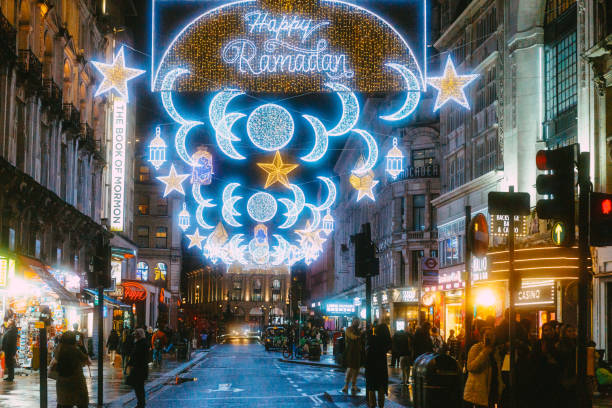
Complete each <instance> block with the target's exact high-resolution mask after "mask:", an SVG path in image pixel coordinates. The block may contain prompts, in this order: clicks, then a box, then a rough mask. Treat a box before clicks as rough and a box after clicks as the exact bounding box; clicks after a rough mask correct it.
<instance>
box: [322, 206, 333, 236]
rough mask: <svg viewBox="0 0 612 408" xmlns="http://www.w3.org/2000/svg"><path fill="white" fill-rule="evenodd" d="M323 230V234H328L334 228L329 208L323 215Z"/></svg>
mask: <svg viewBox="0 0 612 408" xmlns="http://www.w3.org/2000/svg"><path fill="white" fill-rule="evenodd" d="M322 229H323V232H324V233H325V235H329V234H331V233H332V231H333V230H334V217H332V215H331V213H330V211H329V208H328V209H327V213H326V214H325V216H324V217H323V228H322Z"/></svg>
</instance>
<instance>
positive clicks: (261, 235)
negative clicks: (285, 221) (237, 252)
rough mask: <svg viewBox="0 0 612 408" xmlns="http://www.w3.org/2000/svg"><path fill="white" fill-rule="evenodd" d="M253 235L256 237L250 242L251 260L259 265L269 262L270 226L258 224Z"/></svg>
mask: <svg viewBox="0 0 612 408" xmlns="http://www.w3.org/2000/svg"><path fill="white" fill-rule="evenodd" d="M253 235H254V236H255V237H254V238H253V239H252V240H251V241H250V242H249V253H250V255H251V260H252V261H253V262H254V263H256V264H258V265H264V264H267V263H268V261H269V259H270V246H269V244H268V228H267V227H266V226H265V225H262V224H257V225H256V226H255V229H254V231H253Z"/></svg>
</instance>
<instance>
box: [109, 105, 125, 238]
mask: <svg viewBox="0 0 612 408" xmlns="http://www.w3.org/2000/svg"><path fill="white" fill-rule="evenodd" d="M126 115H127V105H126V102H125V100H124V99H122V98H115V99H114V101H113V154H112V160H111V169H112V170H111V214H110V224H111V230H112V231H123V220H124V205H125V166H126V165H125V158H126V152H125V149H126V148H127V134H126V124H127V117H126Z"/></svg>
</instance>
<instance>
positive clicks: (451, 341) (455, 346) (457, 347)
mask: <svg viewBox="0 0 612 408" xmlns="http://www.w3.org/2000/svg"><path fill="white" fill-rule="evenodd" d="M446 344H447V345H448V354H449V355H450V356H451V357H452V358H454V359H455V360H459V355H460V354H461V343H460V342H459V339H458V338H457V337H456V336H455V330H453V329H450V336H448V339H447V340H446Z"/></svg>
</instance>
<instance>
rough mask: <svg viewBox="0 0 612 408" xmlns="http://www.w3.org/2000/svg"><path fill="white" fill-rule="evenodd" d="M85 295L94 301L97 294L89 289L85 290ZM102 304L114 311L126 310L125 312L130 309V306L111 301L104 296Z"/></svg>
mask: <svg viewBox="0 0 612 408" xmlns="http://www.w3.org/2000/svg"><path fill="white" fill-rule="evenodd" d="M85 293H87V294H88V295H90V296H92V297H93V298H94V299H95V298H96V296H98V292H97V291H95V290H91V289H85ZM104 303H106V304H107V305H108V306H111V307H114V308H116V309H127V310H131V309H132V307H131V306H130V305H126V304H125V303H122V302H120V301H118V300H117V299H113V298H112V297H110V296H106V295H104Z"/></svg>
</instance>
